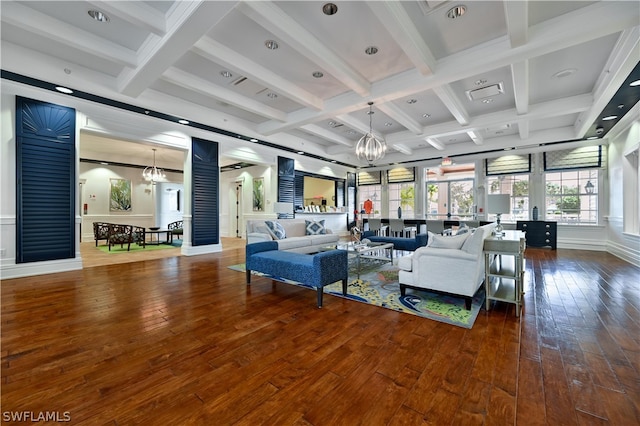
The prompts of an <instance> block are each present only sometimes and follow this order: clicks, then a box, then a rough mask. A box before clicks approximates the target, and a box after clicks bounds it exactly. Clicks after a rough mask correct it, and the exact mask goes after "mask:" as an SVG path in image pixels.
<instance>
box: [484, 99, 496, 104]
mask: <svg viewBox="0 0 640 426" xmlns="http://www.w3.org/2000/svg"><path fill="white" fill-rule="evenodd" d="M491 102H493V99H491V98H487V99H483V100H482V103H483V104H490V103H491Z"/></svg>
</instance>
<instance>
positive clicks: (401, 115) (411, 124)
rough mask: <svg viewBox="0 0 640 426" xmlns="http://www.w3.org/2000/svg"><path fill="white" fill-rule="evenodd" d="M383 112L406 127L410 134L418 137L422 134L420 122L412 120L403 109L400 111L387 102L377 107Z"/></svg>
mask: <svg viewBox="0 0 640 426" xmlns="http://www.w3.org/2000/svg"><path fill="white" fill-rule="evenodd" d="M376 108H378V109H379V110H380V111H381V112H383V113H385V114H387V115H388V116H389V117H390V118H391V119H392V120H395V121H396V122H397V123H399V124H400V125H402V126H404V127H405V128H406V129H407V130H409V131H410V132H413V133H415V134H416V135H421V134H422V125H420V123H419V122H417V121H416V120H414V119H413V118H411V117H410V116H409V115H408V114H406V113H405V112H404V111H402V109H400V108H399V107H398V106H397V105H395V104H394V103H393V102H385V103H381V104H380V105H376Z"/></svg>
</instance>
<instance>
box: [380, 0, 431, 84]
mask: <svg viewBox="0 0 640 426" xmlns="http://www.w3.org/2000/svg"><path fill="white" fill-rule="evenodd" d="M368 4H369V8H370V9H371V10H372V11H373V13H374V15H376V17H377V18H378V20H379V21H380V22H381V23H382V25H383V26H384V27H385V28H386V29H387V31H389V34H391V37H393V39H394V40H395V41H396V43H398V45H399V46H400V48H401V49H402V51H403V52H404V53H405V54H406V55H407V57H408V58H409V59H410V60H411V62H413V65H415V67H416V69H418V71H420V73H421V74H422V75H429V74H431V73H432V72H433V70H434V69H435V67H436V58H435V57H434V56H433V53H431V50H430V49H429V46H427V44H426V43H425V41H424V39H423V38H422V36H421V35H420V32H419V31H418V29H417V28H416V26H415V25H414V23H413V21H412V20H411V17H410V16H409V14H408V13H407V11H406V9H405V8H404V6H403V5H402V3H401V2H398V1H374V2H369V3H368Z"/></svg>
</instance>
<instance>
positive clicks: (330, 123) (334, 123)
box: [327, 121, 336, 127]
mask: <svg viewBox="0 0 640 426" xmlns="http://www.w3.org/2000/svg"><path fill="white" fill-rule="evenodd" d="M327 124H328V125H329V126H331V127H333V126H335V125H336V122H335V121H329V122H328V123H327Z"/></svg>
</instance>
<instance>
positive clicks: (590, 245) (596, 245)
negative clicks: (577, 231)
mask: <svg viewBox="0 0 640 426" xmlns="http://www.w3.org/2000/svg"><path fill="white" fill-rule="evenodd" d="M558 248H562V249H570V250H590V251H607V242H606V241H593V240H583V239H579V238H562V239H560V238H558Z"/></svg>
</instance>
